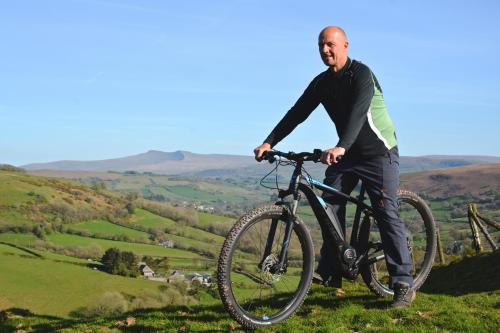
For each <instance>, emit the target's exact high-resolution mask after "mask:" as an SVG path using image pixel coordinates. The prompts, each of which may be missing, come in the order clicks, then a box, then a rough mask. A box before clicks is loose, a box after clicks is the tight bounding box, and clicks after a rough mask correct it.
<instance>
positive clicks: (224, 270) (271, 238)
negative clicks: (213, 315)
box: [217, 149, 436, 328]
mask: <svg viewBox="0 0 500 333" xmlns="http://www.w3.org/2000/svg"><path fill="white" fill-rule="evenodd" d="M320 156H321V150H319V149H315V150H314V152H313V153H310V152H303V153H293V152H289V153H284V152H280V151H269V152H267V153H266V155H265V157H264V158H265V159H266V160H268V161H270V162H276V167H275V170H277V168H278V167H279V166H281V165H292V166H294V170H293V173H292V176H291V179H290V183H289V186H288V189H286V190H285V189H279V187H278V183H277V181H276V183H277V184H276V186H277V189H278V198H279V200H278V201H277V202H276V203H275V204H271V205H265V206H262V207H258V208H255V209H253V210H251V211H249V212H248V213H246V214H244V215H243V216H242V217H241V218H240V219H239V220H238V221H237V222H236V223H235V225H234V226H233V227H232V229H231V230H230V231H229V233H228V235H227V237H226V239H225V242H224V244H223V246H222V249H221V253H220V256H219V260H218V265H217V283H218V289H219V294H220V297H221V299H222V302H223V304H224V307H225V309H226V310H227V311H228V312H229V314H230V315H231V317H232V318H233V319H235V320H236V321H238V322H239V323H240V324H241V325H242V326H244V327H246V328H256V327H259V326H267V325H271V324H275V323H278V322H281V321H283V320H286V319H287V318H289V317H290V316H291V315H293V314H294V313H295V311H297V309H298V308H299V307H300V306H301V304H302V303H303V301H304V299H305V297H306V295H307V293H308V291H309V288H310V285H311V280H312V277H313V271H314V261H315V253H314V249H313V241H312V238H311V235H310V232H309V230H308V228H307V227H306V225H305V223H304V222H303V221H302V220H301V219H300V218H299V216H298V214H297V209H298V208H299V201H300V199H301V197H302V195H304V196H305V197H306V199H307V201H308V203H309V205H310V207H311V209H312V211H313V213H314V215H315V217H316V219H317V222H318V223H319V225H320V228H321V232H322V236H323V239H324V241H326V242H330V243H329V244H331V246H330V248H335V249H336V251H335V252H336V256H335V261H336V263H335V265H336V267H339V268H340V269H341V271H342V275H343V277H344V278H347V279H349V280H355V279H356V278H357V277H358V275H361V277H362V279H363V281H364V282H365V283H366V285H367V286H368V287H369V289H370V290H371V291H373V292H374V293H375V294H377V295H380V296H389V295H393V291H392V290H391V288H390V287H389V274H388V272H387V268H386V266H385V256H384V253H383V248H382V243H381V241H380V235H379V232H378V227H377V220H376V218H375V214H374V212H373V209H372V207H371V206H370V205H367V204H366V203H365V202H364V200H365V196H364V194H365V193H364V192H365V191H364V187H363V185H361V189H360V193H359V196H358V197H351V196H349V195H347V194H345V193H342V192H341V191H339V190H337V189H335V188H333V187H330V186H328V185H326V184H323V183H322V182H320V181H317V180H315V179H313V178H312V177H311V176H310V175H309V174H308V173H307V171H306V170H304V169H303V164H304V162H306V161H314V162H318V161H319V159H320ZM318 190H320V191H323V192H328V193H330V194H334V195H337V196H340V197H343V198H344V199H346V200H347V201H349V202H351V203H354V204H355V206H356V212H355V214H354V221H353V223H352V228H351V230H352V231H351V235H350V240H348V237H347V235H345V234H344V231H343V228H342V226H341V224H340V222H339V220H338V218H337V216H336V214H335V213H334V212H333V211H332V207H331V206H330V205H329V204H327V203H326V202H325V201H324V200H323V199H322V197H321V196H320V194H319V193H317V192H318ZM398 202H399V206H400V208H399V213H400V217H401V218H402V219H403V220H404V222H405V224H406V229H407V243H408V249H409V252H410V255H411V257H412V261H413V278H414V288H415V289H418V288H419V287H420V286H421V285H422V284H423V283H424V281H425V279H426V278H427V276H428V274H429V272H430V270H431V267H432V264H433V261H434V257H435V254H436V227H435V222H434V218H433V216H432V213H431V211H430V209H429V207H428V206H427V205H426V203H425V202H424V201H423V200H422V199H421V198H420V197H418V196H417V195H416V194H415V193H412V192H410V191H405V190H399V191H398Z"/></svg>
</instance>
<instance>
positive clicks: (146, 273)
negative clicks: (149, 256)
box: [137, 262, 155, 277]
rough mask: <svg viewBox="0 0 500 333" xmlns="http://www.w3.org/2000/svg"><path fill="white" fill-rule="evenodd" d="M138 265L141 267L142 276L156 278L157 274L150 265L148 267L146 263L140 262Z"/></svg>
mask: <svg viewBox="0 0 500 333" xmlns="http://www.w3.org/2000/svg"><path fill="white" fill-rule="evenodd" d="M137 265H138V266H139V271H140V272H141V275H142V276H144V277H153V276H155V272H154V271H153V270H152V269H151V268H150V267H149V266H148V265H146V263H145V262H140V263H138V264H137Z"/></svg>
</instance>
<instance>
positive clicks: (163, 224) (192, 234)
mask: <svg viewBox="0 0 500 333" xmlns="http://www.w3.org/2000/svg"><path fill="white" fill-rule="evenodd" d="M133 221H134V223H137V224H140V225H142V226H145V227H148V228H162V229H163V228H170V229H173V228H175V232H176V235H178V236H183V237H187V238H191V239H194V240H199V241H202V242H205V243H206V242H207V241H208V242H213V243H216V244H222V242H223V241H224V238H223V237H221V236H218V235H215V234H212V233H210V232H207V231H203V230H200V229H197V228H194V227H190V226H183V225H180V224H178V223H176V222H175V221H173V220H171V219H168V218H165V217H162V216H158V215H155V214H153V213H150V212H148V211H146V210H144V209H136V211H135V218H134V219H133Z"/></svg>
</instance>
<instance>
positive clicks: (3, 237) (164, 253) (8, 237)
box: [0, 233, 199, 258]
mask: <svg viewBox="0 0 500 333" xmlns="http://www.w3.org/2000/svg"><path fill="white" fill-rule="evenodd" d="M36 240H37V238H36V237H35V236H33V235H29V234H13V233H3V234H0V241H3V242H8V243H12V244H17V245H21V246H29V245H30V244H33V243H34V242H35V241H36ZM47 240H48V241H50V242H52V243H53V244H55V245H61V246H68V245H72V246H89V245H92V244H97V245H99V246H100V247H101V248H102V249H103V250H106V249H108V248H111V247H116V248H118V249H120V250H122V251H131V252H133V253H135V254H136V255H148V256H154V257H177V258H197V257H199V256H198V255H197V254H195V253H193V252H189V251H184V250H179V249H170V248H164V247H162V246H159V245H149V244H139V243H127V242H120V241H111V240H106V239H98V238H90V237H82V236H76V235H68V234H58V233H54V234H51V235H48V236H47Z"/></svg>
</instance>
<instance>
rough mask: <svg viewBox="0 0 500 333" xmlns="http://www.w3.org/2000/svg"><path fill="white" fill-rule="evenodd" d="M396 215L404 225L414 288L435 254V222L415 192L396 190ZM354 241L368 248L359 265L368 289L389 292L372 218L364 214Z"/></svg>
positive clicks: (418, 284)
mask: <svg viewBox="0 0 500 333" xmlns="http://www.w3.org/2000/svg"><path fill="white" fill-rule="evenodd" d="M398 202H399V216H400V218H401V219H402V220H403V221H404V223H405V225H406V241H407V244H408V250H409V251H410V256H411V258H412V263H413V288H414V289H415V290H418V289H419V288H420V287H421V286H422V284H423V283H424V282H425V279H426V278H427V276H428V275H429V273H430V271H431V268H432V265H433V263H434V257H435V256H436V247H437V237H436V225H435V222H434V218H433V216H432V213H431V211H430V209H429V207H428V206H427V204H426V203H425V201H424V200H422V199H421V198H420V197H419V196H418V195H417V194H415V193H413V192H410V191H406V190H399V191H398ZM359 235H360V239H359V240H358V244H365V245H364V246H368V248H369V256H368V260H369V261H368V264H366V265H363V266H362V267H360V273H361V276H362V278H363V280H364V282H365V283H366V285H367V286H368V288H370V290H371V291H373V292H374V293H376V294H378V295H380V296H392V295H394V291H393V290H392V289H391V288H390V287H389V273H388V271H387V266H386V262H385V256H384V253H383V248H382V243H381V240H380V233H379V230H378V226H377V223H376V221H375V220H374V219H373V218H365V219H364V221H363V223H362V225H361V228H360V232H359Z"/></svg>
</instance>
